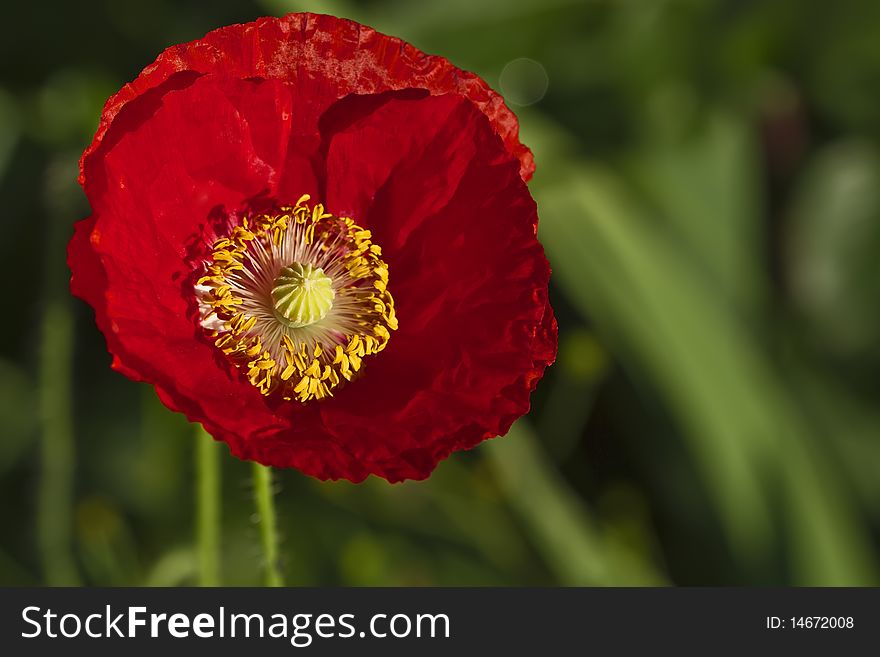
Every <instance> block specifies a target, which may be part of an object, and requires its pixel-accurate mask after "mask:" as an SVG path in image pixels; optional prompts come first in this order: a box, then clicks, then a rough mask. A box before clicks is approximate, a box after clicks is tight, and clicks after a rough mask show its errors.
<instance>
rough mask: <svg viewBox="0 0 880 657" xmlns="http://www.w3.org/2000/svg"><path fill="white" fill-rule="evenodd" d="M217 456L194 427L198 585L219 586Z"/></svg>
mask: <svg viewBox="0 0 880 657" xmlns="http://www.w3.org/2000/svg"><path fill="white" fill-rule="evenodd" d="M219 457H220V454H219V451H218V450H217V445H215V444H214V439H213V438H212V437H211V435H210V434H209V433H208V432H207V431H205V430H204V429H203V428H202V426H201V425H198V424H197V425H196V518H197V520H196V543H197V544H198V557H199V560H198V576H199V585H200V586H218V585H219V584H220V458H219Z"/></svg>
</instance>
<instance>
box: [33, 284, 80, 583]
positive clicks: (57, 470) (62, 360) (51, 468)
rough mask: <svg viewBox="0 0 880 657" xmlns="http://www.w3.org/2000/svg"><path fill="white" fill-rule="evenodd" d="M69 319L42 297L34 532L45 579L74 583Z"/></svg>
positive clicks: (63, 309)
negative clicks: (37, 480) (38, 476)
mask: <svg viewBox="0 0 880 657" xmlns="http://www.w3.org/2000/svg"><path fill="white" fill-rule="evenodd" d="M72 324H73V322H72V319H71V316H70V309H69V308H68V307H67V304H66V303H65V302H63V301H61V300H57V299H55V300H50V301H47V303H46V306H45V309H44V311H43V320H42V327H41V332H42V335H41V344H40V382H39V383H40V419H41V423H42V439H41V445H40V484H39V493H38V501H37V536H38V539H37V540H38V542H39V550H40V560H41V562H42V568H43V575H44V577H45V581H46V584H48V585H50V586H75V585H78V584H79V583H80V579H79V575H78V574H77V569H76V565H75V562H74V558H73V548H72V545H71V544H72V540H71V529H72V522H71V518H72V517H73V499H72V498H73V459H74V448H73V422H72V419H71V405H70V377H71V360H72V340H73V337H72V331H73V327H72Z"/></svg>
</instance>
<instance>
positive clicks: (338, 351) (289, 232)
mask: <svg viewBox="0 0 880 657" xmlns="http://www.w3.org/2000/svg"><path fill="white" fill-rule="evenodd" d="M309 198H310V197H309V195H307V194H306V195H303V196H302V197H301V198H300V199H299V200H298V201H297V202H296V204H295V205H293V206H284V207H281V208H279V209H278V211H277V212H271V213H262V214H257V215H255V216H252V217H244V218H242V219H241V221H240V223H238V224H237V225H234V226H233V227H232V228H231V230H230V232H229V234H228V235H227V236H225V237H221V238H220V239H218V240H216V241H215V242H214V245H213V248H212V251H211V254H210V258H209V260H208V261H207V262H206V264H205V273H204V275H203V276H202V277H201V278H199V280H198V281H197V283H196V296H197V299H198V302H199V313H200V319H201V324H202V326H203V328H204V329H205V331H206V332H207V333H208V335H209V336H210V337H211V338H212V339H213V340H214V343H215V344H216V346H217V347H218V348H219V349H221V350H222V351H223V353H224V354H226V355H227V357H229V359H230V360H231V362H232V363H234V364H235V365H236V366H237V367H239V368H241V369H242V370H244V371H245V372H246V374H247V378H248V380H249V381H250V382H251V384H253V385H254V386H255V387H256V388H257V389H258V390H259V391H260V392H261V393H262V394H263V395H271V394H280V395H281V396H282V397H283V398H284V399H296V400H298V401H300V402H307V401H310V400H312V399H324V398H326V397H329V396H332V395H333V390H334V389H335V388H337V387H338V386H340V385H341V384H343V383H344V382H346V381H350V380H351V379H352V378H354V376H355V375H356V374H357V372H358V371H359V370H360V369H361V367H362V363H363V359H364V358H365V357H366V356H370V355H373V354H377V353H378V352H380V351H382V350H383V349H384V348H385V346H386V345H387V344H388V340H389V339H390V337H391V331H394V330H396V329H397V317H396V315H395V311H394V299H393V297H392V296H391V293H390V292H389V291H388V267H387V265H386V264H385V262H384V261H383V260H382V259H381V255H382V250H381V248H380V247H379V245H377V244H373V243H372V242H371V238H372V235H371V233H370V231H369V230H364V229H363V228H361V227H360V226H358V225H357V224H355V223H354V221H352V220H351V219H350V218H347V217H336V216H334V215H333V214H331V213H329V212H327V211H326V210H325V208H324V206H323V205H322V204H320V203H318V204H315V205H313V206H312V205H308V204H307V202H308V200H309Z"/></svg>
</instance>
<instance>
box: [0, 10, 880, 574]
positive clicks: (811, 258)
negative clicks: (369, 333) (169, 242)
mask: <svg viewBox="0 0 880 657" xmlns="http://www.w3.org/2000/svg"><path fill="white" fill-rule="evenodd" d="M297 10H313V11H325V12H327V13H334V14H336V15H341V16H346V17H350V18H354V19H356V20H360V21H362V22H365V23H368V24H371V25H373V26H374V27H376V28H377V29H380V30H382V31H385V32H388V33H392V34H396V35H398V36H401V37H403V38H405V39H407V40H408V41H411V42H412V43H414V44H415V45H417V46H418V47H420V48H422V49H424V50H427V51H429V52H437V53H440V54H443V55H444V56H447V57H448V58H450V59H451V60H452V61H454V62H455V63H457V64H458V65H459V66H461V67H463V68H467V69H470V70H473V71H475V72H477V73H478V74H480V75H481V76H483V77H484V78H485V79H486V80H488V81H489V82H490V84H492V85H493V86H495V87H496V88H498V89H499V90H500V91H501V92H502V93H504V94H505V95H506V96H507V99H508V102H509V103H510V104H511V106H512V108H513V109H514V110H515V111H516V112H517V113H518V114H519V115H520V119H521V124H522V133H523V139H524V141H525V143H527V144H528V145H529V146H531V147H532V148H533V150H534V151H535V155H536V160H537V164H538V170H537V173H536V175H535V178H534V180H533V182H532V183H531V189H532V192H533V194H534V196H535V198H536V200H537V201H538V206H539V212H540V216H541V226H540V236H541V238H542V240H543V242H544V244H545V247H546V250H547V253H548V257H549V258H550V261H551V264H552V266H553V268H554V279H553V284H552V290H551V295H552V300H553V303H554V306H555V308H556V310H557V313H558V316H559V322H560V356H559V362H558V364H557V365H556V366H555V367H553V368H551V369H550V370H549V371H548V373H547V376H546V377H545V379H544V381H543V382H542V383H541V385H540V386H539V388H538V390H537V392H536V394H535V396H534V405H533V411H532V412H531V413H530V414H529V416H527V417H526V418H524V419H523V420H521V421H520V422H519V423H518V424H516V425H515V426H514V428H513V430H512V431H511V433H510V435H509V436H508V437H507V438H503V439H499V440H494V441H491V442H489V443H487V444H484V445H483V446H481V447H480V448H478V449H477V450H474V451H473V452H470V453H466V454H458V455H455V456H453V457H452V458H450V459H449V460H448V461H446V462H444V463H443V464H441V465H440V467H439V468H438V469H437V471H436V472H435V474H434V475H433V476H432V477H431V478H430V479H429V480H428V481H425V482H409V483H406V484H402V485H394V486H392V485H389V484H387V483H385V482H384V481H381V480H376V479H370V480H368V481H367V482H365V483H364V484H361V485H357V486H355V485H351V484H347V483H320V482H317V481H314V480H311V479H306V478H304V477H302V476H300V475H299V474H298V473H296V472H292V471H291V472H282V473H279V476H278V481H279V483H280V492H279V494H278V495H277V498H276V501H277V504H278V511H279V523H280V528H281V531H282V534H283V544H282V551H283V555H284V568H285V571H286V577H287V581H288V582H289V583H292V584H351V585H408V584H413V585H432V584H448V585H456V584H457V585H466V584H486V585H493V584H498V585H521V584H598V585H615V584H668V583H674V584H857V585H858V584H861V585H867V584H874V585H876V584H878V581H880V580H878V577H880V574H878V573H880V571H878V557H877V545H878V539H877V536H878V535H880V477H878V476H877V472H878V468H880V410H878V405H877V398H878V394H880V385H878V384H880V144H878V140H880V84H878V82H880V3H876V2H874V1H873V0H842V1H840V2H836V3H827V2H821V1H819V0H751V1H748V0H747V1H743V0H724V1H723V0H628V1H623V0H485V1H482V2H473V0H444V1H442V2H441V1H440V0H437V1H431V2H417V3H413V2H406V1H405V0H369V1H364V2H353V1H349V2H346V1H343V0H335V1H333V2H331V1H329V0H327V1H324V2H317V1H315V2H309V1H306V0H302V1H296V0H259V1H256V2H233V1H232V0H221V1H218V2H212V3H198V2H194V1H187V2H171V1H170V0H152V1H151V2H130V3H120V2H110V1H109V0H106V1H103V2H101V1H97V2H87V3H62V2H46V1H44V2H35V3H19V4H18V5H17V6H16V7H15V8H14V9H8V10H7V11H6V12H5V15H4V21H3V22H2V24H0V37H2V38H0V44H2V45H0V49H2V55H3V56H2V57H0V208H2V210H0V222H2V230H3V237H4V238H3V239H2V240H0V268H2V271H0V275H2V280H3V281H5V285H4V289H3V307H4V309H5V314H4V317H5V321H4V322H2V323H0V527H2V535H0V583H4V584H32V583H51V584H55V583H75V582H83V583H87V584H105V585H114V584H121V585H124V584H132V585H141V584H143V585H175V584H189V583H193V582H194V581H195V572H196V564H195V558H196V557H195V551H194V549H193V509H192V504H191V503H190V502H188V500H190V499H191V498H192V493H193V488H194V482H193V472H192V467H193V466H192V460H193V459H192V457H193V451H194V438H193V436H194V434H193V430H192V428H191V427H190V426H188V425H187V423H186V422H185V420H183V419H182V418H181V417H179V416H177V415H174V414H171V413H170V412H168V411H167V410H165V409H164V407H162V406H161V404H159V402H158V401H157V399H156V398H155V396H154V394H153V393H152V391H151V389H149V388H147V387H145V386H142V385H138V384H135V383H131V382H129V381H127V380H125V379H123V378H122V377H120V376H119V375H116V374H114V373H112V372H111V371H110V369H109V367H108V365H109V357H108V356H107V355H106V352H105V350H104V347H103V343H102V338H101V337H100V335H99V333H98V332H97V330H96V329H95V327H94V323H93V318H92V315H91V312H90V310H89V309H87V308H86V307H85V306H84V305H83V304H81V303H79V302H78V301H73V300H71V299H69V298H68V296H67V293H66V284H67V283H66V280H67V272H66V270H65V269H64V266H63V259H64V247H63V244H64V242H65V241H66V239H67V238H68V237H69V235H70V233H71V224H72V222H73V221H75V220H76V219H78V218H81V217H82V216H85V214H86V213H87V212H88V208H87V206H86V203H85V200H84V198H83V196H82V194H81V193H80V192H79V190H78V189H77V188H76V186H75V179H76V174H77V171H76V155H77V153H78V152H79V151H81V150H82V148H83V147H84V146H85V145H86V144H87V143H88V141H89V140H90V138H91V133H92V132H93V130H94V128H95V127H96V124H97V118H98V115H99V112H100V107H101V104H102V102H103V101H104V100H105V99H106V97H107V96H108V95H109V94H110V93H111V92H112V91H113V90H114V89H116V88H118V87H119V86H121V85H122V84H123V83H125V82H126V81H128V80H130V79H132V78H133V77H134V76H135V75H136V74H137V73H138V72H139V71H140V69H141V68H143V67H144V66H146V65H147V64H149V63H150V62H151V61H152V59H153V58H154V57H155V55H156V54H157V53H158V52H159V51H160V50H161V49H162V48H164V47H166V46H167V45H170V44H171V43H175V42H180V41H185V40H189V39H193V38H198V37H200V36H202V35H203V34H204V33H205V32H206V31H208V30H210V29H213V28H215V27H218V26H220V25H224V24H228V23H232V22H239V21H246V20H251V19H253V18H256V17H257V16H260V15H265V14H278V15H280V14H283V13H286V12H288V11H297ZM248 473H249V468H248V467H247V465H246V464H243V463H240V462H238V461H236V460H234V459H232V458H231V457H228V456H226V455H225V454H224V458H223V500H222V509H223V544H222V549H223V554H222V559H223V563H222V573H221V576H222V581H223V582H224V583H227V584H232V585H238V584H255V583H257V582H259V572H258V570H257V568H256V567H252V564H254V562H255V559H254V557H255V555H256V552H257V545H258V539H257V531H256V528H255V527H254V525H253V520H252V518H253V509H252V506H251V495H250V490H249V486H250V484H249V480H248Z"/></svg>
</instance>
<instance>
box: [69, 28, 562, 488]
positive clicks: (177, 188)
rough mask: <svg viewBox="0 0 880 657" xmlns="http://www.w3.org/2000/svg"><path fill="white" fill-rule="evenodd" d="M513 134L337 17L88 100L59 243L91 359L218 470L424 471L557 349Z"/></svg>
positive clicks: (420, 60)
mask: <svg viewBox="0 0 880 657" xmlns="http://www.w3.org/2000/svg"><path fill="white" fill-rule="evenodd" d="M517 133H518V125H517V121H516V118H515V117H514V116H513V114H512V113H511V112H510V111H509V110H508V109H507V108H506V106H505V105H504V103H503V101H502V100H501V98H500V97H499V96H498V95H497V94H495V93H494V92H493V91H492V90H491V89H490V88H489V87H488V86H487V85H486V83H485V82H483V81H482V80H481V79H480V78H478V77H477V76H475V75H473V74H471V73H466V72H464V71H461V70H459V69H457V68H455V67H454V66H452V65H451V64H450V63H449V62H447V61H446V60H445V59H442V58H440V57H434V56H429V55H425V54H424V53H422V52H420V51H418V50H416V49H415V48H413V47H412V46H410V45H408V44H406V43H404V42H403V41H400V40H399V39H394V38H391V37H387V36H384V35H381V34H379V33H377V32H375V31H374V30H372V29H370V28H368V27H365V26H363V25H359V24H357V23H353V22H351V21H347V20H340V19H337V18H332V17H329V16H316V15H312V14H292V15H290V16H287V17H285V18H282V19H271V18H270V19H262V20H258V21H256V22H254V23H250V24H247V25H234V26H231V27H227V28H223V29H220V30H217V31H214V32H211V33H210V34H208V35H207V36H206V37H205V38H203V39H200V40H198V41H194V42H192V43H188V44H183V45H179V46H174V47H172V48H169V49H168V50H166V51H165V52H164V53H162V54H161V55H160V56H159V58H158V59H157V60H156V62H155V63H153V64H151V65H150V66H149V67H147V68H146V69H145V70H144V71H143V72H142V73H141V75H140V76H139V77H138V78H137V79H136V80H135V81H134V82H132V83H130V84H127V85H126V86H125V87H123V88H122V90H121V91H119V93H117V94H116V95H115V96H113V97H112V98H111V99H110V100H109V101H108V102H107V105H106V106H105V108H104V112H103V115H102V117H101V122H100V126H99V128H98V131H97V134H96V135H95V138H94V141H93V142H92V144H91V145H90V146H89V147H88V148H87V149H86V151H85V153H84V154H83V157H82V161H81V173H80V183H81V184H82V185H83V188H84V189H85V191H86V194H87V196H88V198H89V201H90V203H91V206H92V210H93V214H92V215H91V216H90V217H89V218H87V219H85V220H83V221H81V222H79V223H78V224H77V225H76V230H75V235H74V237H73V239H72V241H71V243H70V247H69V254H68V259H69V264H70V268H71V270H72V272H73V276H72V280H71V289H72V291H73V293H74V294H76V295H77V296H79V297H81V298H82V299H84V300H85V301H87V302H88V303H89V304H91V305H92V306H93V307H94V309H95V314H96V318H97V323H98V326H99V328H100V329H101V331H102V332H103V333H104V335H105V336H106V339H107V344H108V349H109V351H110V352H111V354H112V355H113V367H114V369H116V370H118V371H120V372H122V373H124V374H125V375H127V376H129V377H131V378H132V379H135V380H139V381H146V382H149V383H151V384H153V385H154V386H155V387H156V390H157V391H158V394H159V396H160V398H161V399H162V401H163V402H164V403H165V404H166V405H167V406H169V407H170V408H172V409H174V410H176V411H181V412H183V413H185V414H186V416H187V417H188V418H189V419H190V420H192V421H196V422H201V423H202V424H203V425H204V426H205V428H206V429H207V430H208V431H209V432H210V433H211V434H212V435H213V436H215V437H216V438H218V439H220V440H223V441H225V442H226V443H228V444H229V446H230V448H231V450H232V452H233V453H234V454H236V455H237V456H239V457H241V458H246V459H253V460H256V461H259V462H261V463H264V464H266V465H273V466H280V467H295V468H298V469H300V470H302V471H303V472H306V473H307V474H310V475H313V476H316V477H319V478H322V479H325V478H333V479H336V478H345V479H350V480H352V481H360V480H362V479H363V478H364V477H366V476H367V475H368V474H370V473H373V474H377V475H379V476H382V477H385V478H387V479H388V480H390V481H398V480H402V479H406V478H414V479H421V478H424V477H427V476H428V474H430V472H431V470H432V469H433V468H434V467H435V466H436V464H437V462H438V461H439V460H441V459H443V458H445V457H446V456H448V455H449V454H450V453H451V452H452V451H453V450H459V449H467V448H470V447H473V446H474V445H476V444H477V443H479V442H480V441H482V440H484V439H486V438H490V437H493V436H497V435H500V434H504V433H506V431H507V430H508V429H509V427H510V425H511V423H512V422H513V421H514V420H515V419H516V418H517V417H519V416H520V415H522V414H523V413H525V412H527V411H528V409H529V396H530V393H531V391H532V390H533V389H534V387H535V385H536V382H537V380H538V379H539V378H540V377H541V375H542V373H543V371H544V369H545V367H546V366H547V365H548V364H549V363H551V362H552V361H553V359H554V358H555V353H556V323H555V319H554V317H553V312H552V310H551V308H550V306H549V304H548V301H547V284H548V279H549V274H550V271H549V267H548V264H547V261H546V259H545V257H544V252H543V249H542V248H541V245H540V244H539V243H538V241H537V239H536V236H535V233H536V227H537V213H536V208H535V204H534V201H533V200H532V198H531V196H530V195H529V192H528V189H527V187H526V184H525V180H527V179H528V178H529V177H530V175H531V173H532V171H533V169H534V167H533V163H532V157H531V153H530V152H529V150H528V149H527V148H525V147H524V146H523V145H521V144H520V143H519V140H518V136H517Z"/></svg>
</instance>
